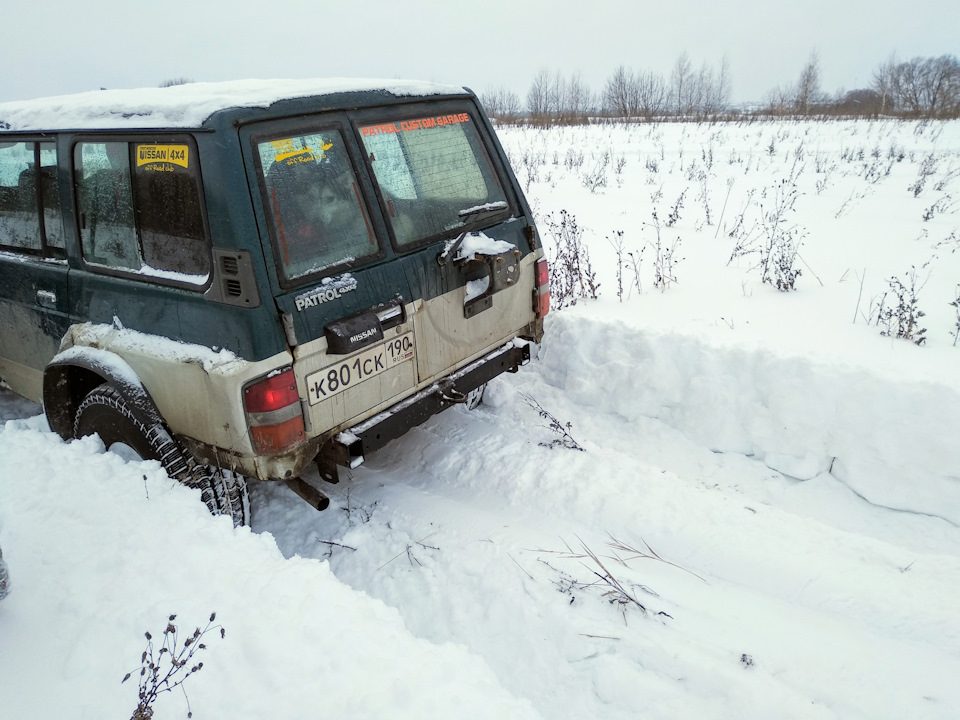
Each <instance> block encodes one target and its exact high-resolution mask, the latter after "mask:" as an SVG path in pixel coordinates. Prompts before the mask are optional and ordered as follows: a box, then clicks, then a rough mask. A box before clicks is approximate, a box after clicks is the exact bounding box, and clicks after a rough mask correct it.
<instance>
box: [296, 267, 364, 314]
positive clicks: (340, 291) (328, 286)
mask: <svg viewBox="0 0 960 720" xmlns="http://www.w3.org/2000/svg"><path fill="white" fill-rule="evenodd" d="M356 289H357V280H356V278H354V277H353V276H352V275H350V274H349V273H347V274H345V275H341V276H339V277H335V278H327V279H326V280H325V281H324V282H323V284H322V285H320V286H319V287H315V288H313V289H312V290H308V291H307V292H305V293H301V294H300V295H297V297H296V298H294V302H295V303H296V306H297V311H298V312H299V311H301V310H303V309H304V308H309V307H317V306H318V305H322V304H323V303H325V302H330V301H331V300H338V299H339V298H341V297H343V296H344V295H346V294H347V293H348V292H352V291H354V290H356Z"/></svg>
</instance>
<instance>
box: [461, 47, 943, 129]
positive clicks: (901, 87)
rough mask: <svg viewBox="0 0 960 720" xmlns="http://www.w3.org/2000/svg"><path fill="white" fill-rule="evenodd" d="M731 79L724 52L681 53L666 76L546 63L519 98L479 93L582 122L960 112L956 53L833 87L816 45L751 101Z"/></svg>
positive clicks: (503, 110) (526, 116)
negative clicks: (585, 71) (740, 100)
mask: <svg viewBox="0 0 960 720" xmlns="http://www.w3.org/2000/svg"><path fill="white" fill-rule="evenodd" d="M731 86H732V78H731V74H730V68H729V65H728V62H727V60H726V58H724V59H723V60H722V61H721V62H720V64H719V66H716V67H714V66H712V65H709V64H708V63H706V62H704V63H703V64H702V65H700V67H699V68H697V67H694V65H693V62H692V61H691V59H690V57H689V55H687V53H685V52H684V53H683V54H681V55H680V57H679V58H678V59H677V61H676V63H675V64H674V65H673V68H672V70H671V72H670V74H669V75H668V76H664V75H662V74H659V73H657V72H653V71H649V70H634V69H632V68H629V67H626V66H624V65H621V66H620V67H618V68H616V69H615V70H614V71H613V73H612V74H611V75H610V77H609V78H607V81H606V83H605V84H604V86H603V88H602V89H601V90H600V91H599V92H594V91H592V90H591V89H590V88H589V87H588V86H587V85H586V83H584V81H583V78H582V77H581V75H580V74H579V73H574V74H571V75H569V76H566V77H565V76H564V75H562V74H561V73H560V72H559V71H557V70H549V69H542V70H540V71H539V72H538V73H537V75H536V76H535V77H534V79H533V82H532V83H531V85H530V89H529V90H528V91H527V95H526V98H525V99H523V100H521V98H520V96H519V95H517V93H515V92H513V91H511V90H509V89H507V88H504V87H497V88H493V89H488V90H486V91H484V92H482V93H481V94H480V99H481V101H482V102H483V104H484V107H485V108H486V109H487V112H488V113H489V114H490V116H491V117H495V118H498V119H500V120H503V121H520V120H523V121H527V122H531V123H535V124H544V123H550V124H552V123H579V122H585V121H587V120H588V119H589V118H591V117H598V116H599V117H608V118H631V119H645V120H650V119H654V118H668V117H669V118H678V119H691V120H702V119H708V118H717V117H723V116H731V115H735V116H742V115H744V114H758V115H764V114H768V115H769V114H772V115H780V116H786V115H799V116H810V115H864V116H878V115H897V116H902V117H917V118H956V117H960V61H958V60H957V58H956V57H954V56H952V55H942V56H939V57H916V58H913V59H911V60H906V61H902V62H901V61H897V60H896V59H895V58H891V59H890V60H888V61H887V62H885V63H883V64H882V65H880V66H879V67H878V68H877V69H876V70H875V71H874V73H873V78H872V82H871V84H870V85H869V86H868V87H864V88H857V89H854V90H850V91H846V90H840V91H837V92H836V93H834V94H832V95H831V94H829V93H827V92H825V91H824V90H823V88H822V78H821V70H820V58H819V55H818V54H817V53H816V52H813V53H812V54H811V55H810V57H809V59H808V60H807V61H806V63H805V64H804V66H803V67H802V68H801V71H800V73H799V75H798V77H797V79H796V80H795V81H794V82H792V83H789V84H787V85H783V86H778V87H776V88H773V89H772V90H770V91H769V92H768V93H767V95H766V96H765V97H764V99H763V100H762V101H761V102H759V103H755V104H754V105H753V106H752V107H749V108H742V107H741V108H733V107H731V105H730V93H731Z"/></svg>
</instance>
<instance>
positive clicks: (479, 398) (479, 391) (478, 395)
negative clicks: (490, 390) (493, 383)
mask: <svg viewBox="0 0 960 720" xmlns="http://www.w3.org/2000/svg"><path fill="white" fill-rule="evenodd" d="M486 389H487V384H486V383H484V384H483V385H481V386H480V387H478V388H475V389H473V390H471V391H470V392H468V393H467V399H466V400H465V401H464V402H465V404H466V406H467V410H476V409H477V407H479V405H480V403H482V402H483V391H484V390H486Z"/></svg>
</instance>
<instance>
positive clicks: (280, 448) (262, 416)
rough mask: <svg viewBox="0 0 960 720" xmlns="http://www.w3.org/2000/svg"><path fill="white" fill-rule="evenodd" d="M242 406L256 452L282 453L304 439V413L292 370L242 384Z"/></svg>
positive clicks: (265, 453)
mask: <svg viewBox="0 0 960 720" xmlns="http://www.w3.org/2000/svg"><path fill="white" fill-rule="evenodd" d="M243 408H244V410H245V411H246V413H247V426H248V427H249V428H250V438H251V440H253V449H254V450H256V451H257V453H258V454H260V455H282V454H283V453H285V452H287V451H288V450H292V449H293V448H295V447H296V446H297V445H299V444H300V443H302V442H303V440H304V426H303V412H302V411H301V409H300V396H299V395H298V394H297V380H296V378H295V377H294V375H293V370H292V369H290V370H285V371H283V372H280V373H277V374H275V375H269V376H267V377H265V378H263V379H261V380H257V381H256V382H254V383H252V384H251V385H248V386H247V387H245V388H244V390H243Z"/></svg>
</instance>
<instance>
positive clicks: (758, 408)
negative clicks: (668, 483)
mask: <svg viewBox="0 0 960 720" xmlns="http://www.w3.org/2000/svg"><path fill="white" fill-rule="evenodd" d="M578 309H579V310H581V311H580V312H578ZM578 309H574V310H572V311H567V310H565V311H564V312H563V313H556V314H554V315H551V316H550V324H549V328H548V332H547V335H546V339H545V341H544V346H543V351H542V353H541V357H542V359H543V365H544V374H545V377H546V379H547V381H548V382H550V383H551V384H553V385H555V386H557V387H559V388H561V389H562V390H564V391H565V392H566V393H567V394H568V395H569V398H570V399H571V400H572V401H574V402H577V403H579V404H581V405H582V406H583V407H591V408H596V409H599V410H603V411H606V412H613V413H616V414H618V415H620V416H622V417H623V418H624V420H625V421H626V422H631V421H635V420H637V419H638V418H640V417H649V418H656V419H658V420H660V421H662V422H664V423H666V424H667V425H669V426H671V427H674V428H676V429H678V430H680V431H681V432H683V433H684V434H685V435H687V436H688V437H689V438H690V440H691V441H693V442H694V443H698V444H702V445H705V446H707V447H709V448H710V449H712V450H714V451H715V452H732V453H740V454H743V455H747V456H751V457H755V458H757V459H759V460H761V461H762V462H764V463H765V464H766V465H767V466H768V467H770V468H771V469H773V470H777V471H779V472H781V473H783V474H784V475H787V476H790V477H793V478H796V479H799V480H809V479H812V478H814V477H816V476H817V475H819V474H821V473H826V472H829V473H831V474H832V475H833V476H834V477H835V478H837V479H839V480H841V481H842V482H844V483H846V484H847V485H848V486H849V487H850V488H852V489H853V490H854V491H855V492H856V493H858V494H859V495H862V496H863V497H864V498H866V499H867V500H869V501H870V502H872V503H874V504H877V505H883V506H887V507H891V508H895V509H899V510H906V511H911V512H918V513H926V514H930V515H935V516H939V517H942V518H944V519H946V520H949V521H950V522H952V523H955V524H960V442H958V441H957V438H958V437H960V393H958V392H957V390H956V389H954V388H953V387H949V386H945V385H941V384H937V383H933V382H914V381H911V380H910V379H909V378H903V379H902V380H901V381H900V382H891V381H890V380H889V379H888V378H886V377H882V376H880V375H875V374H873V373H871V372H870V371H869V370H865V369H862V368H857V367H853V366H848V365H843V364H841V363H838V362H829V361H825V362H822V363H821V362H817V361H816V360H814V359H811V358H809V357H801V356H790V355H784V354H779V353H777V352H775V351H773V350H770V349H756V348H745V347H741V346H725V345H722V344H720V343H711V342H710V341H709V340H708V339H707V337H706V336H705V335H687V334H683V333H675V332H669V331H655V330H650V329H641V328H636V327H630V326H627V325H625V324H623V323H619V322H605V321H603V320H602V319H599V318H598V317H597V316H596V313H592V312H589V311H586V310H582V308H578Z"/></svg>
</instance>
